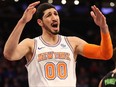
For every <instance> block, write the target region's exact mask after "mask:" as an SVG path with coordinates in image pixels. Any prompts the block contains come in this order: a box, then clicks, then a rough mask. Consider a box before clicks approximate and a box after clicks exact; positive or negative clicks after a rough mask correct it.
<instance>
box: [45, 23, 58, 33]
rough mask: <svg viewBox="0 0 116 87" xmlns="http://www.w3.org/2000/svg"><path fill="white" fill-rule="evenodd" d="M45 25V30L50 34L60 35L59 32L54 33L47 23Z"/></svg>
mask: <svg viewBox="0 0 116 87" xmlns="http://www.w3.org/2000/svg"><path fill="white" fill-rule="evenodd" d="M43 25H44V28H45V29H46V30H47V31H48V32H49V33H51V34H53V35H57V34H59V30H54V31H52V30H51V29H50V28H49V27H48V26H47V25H46V24H45V23H44V24H43Z"/></svg>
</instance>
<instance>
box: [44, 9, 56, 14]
mask: <svg viewBox="0 0 116 87" xmlns="http://www.w3.org/2000/svg"><path fill="white" fill-rule="evenodd" d="M49 12H57V10H56V9H54V8H49V9H47V10H45V11H44V15H45V14H48V13H49Z"/></svg>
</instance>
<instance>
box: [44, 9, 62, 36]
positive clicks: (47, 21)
mask: <svg viewBox="0 0 116 87" xmlns="http://www.w3.org/2000/svg"><path fill="white" fill-rule="evenodd" d="M42 21H43V26H42V27H43V28H44V29H45V30H46V31H47V32H48V33H52V34H58V33H59V26H60V19H59V15H58V12H57V11H56V10H55V9H54V8H50V9H47V10H45V11H44V15H43V19H42Z"/></svg>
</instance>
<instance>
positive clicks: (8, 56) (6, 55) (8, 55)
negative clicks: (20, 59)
mask: <svg viewBox="0 0 116 87" xmlns="http://www.w3.org/2000/svg"><path fill="white" fill-rule="evenodd" d="M3 56H4V58H5V59H7V60H9V61H12V57H11V54H10V53H9V52H7V51H3Z"/></svg>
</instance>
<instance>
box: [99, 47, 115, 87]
mask: <svg viewBox="0 0 116 87" xmlns="http://www.w3.org/2000/svg"><path fill="white" fill-rule="evenodd" d="M112 59H113V61H114V63H115V67H116V48H114V51H113V57H112ZM99 87H116V68H115V69H114V70H112V71H110V72H109V73H108V74H107V75H105V76H104V77H103V79H101V81H100V83H99Z"/></svg>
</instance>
